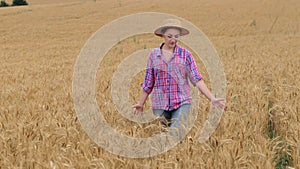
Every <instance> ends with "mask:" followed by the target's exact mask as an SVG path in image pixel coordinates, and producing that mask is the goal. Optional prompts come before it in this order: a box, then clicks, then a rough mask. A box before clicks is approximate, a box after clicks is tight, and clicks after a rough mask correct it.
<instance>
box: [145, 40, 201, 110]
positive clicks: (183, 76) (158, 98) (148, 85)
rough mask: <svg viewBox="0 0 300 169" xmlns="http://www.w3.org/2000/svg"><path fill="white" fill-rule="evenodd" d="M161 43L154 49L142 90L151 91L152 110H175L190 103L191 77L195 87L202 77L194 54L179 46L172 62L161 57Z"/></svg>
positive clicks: (150, 55)
mask: <svg viewBox="0 0 300 169" xmlns="http://www.w3.org/2000/svg"><path fill="white" fill-rule="evenodd" d="M162 46H163V44H162V45H161V46H160V47H159V48H155V49H153V50H152V51H151V52H150V54H149V58H148V63H147V68H146V75H145V79H144V83H143V84H142V89H143V90H144V91H145V92H147V93H148V94H150V93H151V92H152V96H151V101H152V108H153V109H164V110H168V111H170V110H174V109H177V108H179V107H180V106H181V105H183V104H191V103H192V97H191V94H190V86H189V82H188V78H189V79H190V81H191V82H192V84H193V85H194V86H195V85H196V82H197V81H199V80H201V79H202V75H201V74H200V73H199V71H198V68H197V65H196V62H195V60H194V58H193V56H192V53H191V52H190V51H188V50H187V49H185V48H183V47H181V46H179V45H176V47H175V50H174V55H173V57H172V58H171V60H170V61H169V62H167V61H166V60H165V58H164V57H163V56H162V50H161V49H162Z"/></svg>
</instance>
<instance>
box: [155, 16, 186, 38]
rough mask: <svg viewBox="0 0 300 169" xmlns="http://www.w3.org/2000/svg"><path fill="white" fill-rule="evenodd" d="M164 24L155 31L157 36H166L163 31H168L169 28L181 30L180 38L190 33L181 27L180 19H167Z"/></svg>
mask: <svg viewBox="0 0 300 169" xmlns="http://www.w3.org/2000/svg"><path fill="white" fill-rule="evenodd" d="M163 23H164V24H163V25H162V26H160V27H158V28H157V29H156V30H155V31H154V34H155V35H157V36H160V37H162V36H163V34H164V32H163V30H164V29H168V28H177V29H179V30H180V36H183V35H187V34H189V33H190V32H189V31H188V30H187V29H186V28H183V27H182V26H181V22H180V21H179V20H178V19H166V20H164V22H163Z"/></svg>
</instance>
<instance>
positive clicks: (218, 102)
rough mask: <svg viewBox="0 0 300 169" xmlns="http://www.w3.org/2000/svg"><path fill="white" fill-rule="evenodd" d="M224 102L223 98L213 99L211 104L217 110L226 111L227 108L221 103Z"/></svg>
mask: <svg viewBox="0 0 300 169" xmlns="http://www.w3.org/2000/svg"><path fill="white" fill-rule="evenodd" d="M224 100H225V99H224V98H213V99H212V100H211V102H212V104H213V105H214V106H217V107H218V108H219V109H222V110H226V108H227V107H226V105H225V104H224V103H223V101H224Z"/></svg>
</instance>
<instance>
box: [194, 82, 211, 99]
mask: <svg viewBox="0 0 300 169" xmlns="http://www.w3.org/2000/svg"><path fill="white" fill-rule="evenodd" d="M196 86H197V88H198V89H199V90H200V92H201V93H202V94H204V96H205V97H206V98H207V99H208V100H210V101H213V99H215V97H214V95H213V94H212V93H211V92H210V90H209V89H208V88H207V86H206V84H205V83H204V81H203V80H200V81H198V82H197V83H196Z"/></svg>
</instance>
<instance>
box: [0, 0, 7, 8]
mask: <svg viewBox="0 0 300 169" xmlns="http://www.w3.org/2000/svg"><path fill="white" fill-rule="evenodd" d="M7 6H9V5H8V3H6V2H5V1H4V0H2V1H1V2H0V7H7Z"/></svg>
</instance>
